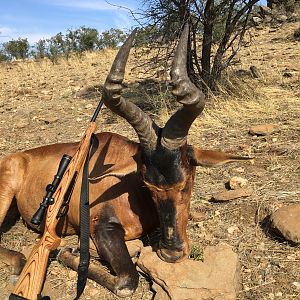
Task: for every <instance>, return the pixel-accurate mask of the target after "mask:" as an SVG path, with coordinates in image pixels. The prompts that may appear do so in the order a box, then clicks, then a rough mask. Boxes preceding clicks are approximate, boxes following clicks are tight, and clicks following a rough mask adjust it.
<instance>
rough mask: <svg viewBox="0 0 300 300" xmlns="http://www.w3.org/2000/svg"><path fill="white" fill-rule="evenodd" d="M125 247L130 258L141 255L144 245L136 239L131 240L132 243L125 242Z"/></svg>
mask: <svg viewBox="0 0 300 300" xmlns="http://www.w3.org/2000/svg"><path fill="white" fill-rule="evenodd" d="M126 246H127V249H128V252H129V255H130V257H136V256H138V255H139V254H140V253H141V251H142V249H143V247H144V244H143V242H142V241H141V240H139V239H136V240H132V241H127V242H126Z"/></svg>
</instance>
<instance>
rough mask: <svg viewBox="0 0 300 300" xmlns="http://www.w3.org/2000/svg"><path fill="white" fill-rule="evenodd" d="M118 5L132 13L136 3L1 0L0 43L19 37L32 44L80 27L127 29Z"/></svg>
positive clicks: (131, 23)
mask: <svg viewBox="0 0 300 300" xmlns="http://www.w3.org/2000/svg"><path fill="white" fill-rule="evenodd" d="M112 4H114V5H115V6H114V5H112ZM117 6H122V7H127V8H129V9H131V10H134V11H135V10H138V8H139V0H107V1H105V0H86V1H85V0H0V43H3V42H6V41H9V40H12V39H17V38H19V37H21V38H27V39H28V41H29V42H30V43H35V42H37V41H38V40H39V39H42V38H50V37H51V36H54V35H55V34H57V33H58V32H62V33H63V34H64V33H66V31H67V29H75V28H78V27H80V26H83V25H84V26H87V27H92V28H96V29H97V30H98V31H99V32H103V31H105V30H108V29H110V28H120V29H123V30H124V29H130V28H131V27H132V26H134V25H135V23H134V20H133V18H132V17H131V15H130V13H129V11H128V10H126V9H121V8H120V7H117Z"/></svg>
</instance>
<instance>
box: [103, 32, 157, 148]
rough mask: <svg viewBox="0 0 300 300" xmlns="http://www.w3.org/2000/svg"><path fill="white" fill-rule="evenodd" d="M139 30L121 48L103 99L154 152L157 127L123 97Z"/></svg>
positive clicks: (146, 146) (143, 144) (141, 141)
mask: <svg viewBox="0 0 300 300" xmlns="http://www.w3.org/2000/svg"><path fill="white" fill-rule="evenodd" d="M136 31H137V29H135V30H134V31H133V32H132V33H131V34H130V35H129V37H128V38H127V40H126V41H125V43H124V44H123V45H122V47H121V48H120V50H119V52H118V54H117V56H116V58H115V60H114V62H113V65H112V67H111V70H110V72H109V74H108V76H107V78H106V81H105V84H104V87H103V94H102V99H103V101H104V103H105V105H106V106H107V107H108V108H109V109H110V110H111V111H113V112H114V113H116V114H117V115H119V116H121V117H123V118H124V119H126V120H127V121H128V123H129V124H131V126H132V127H133V128H134V130H135V131H136V133H137V135H138V138H139V141H140V143H141V146H142V147H143V148H144V149H146V150H154V149H155V147H156V142H157V130H158V127H157V125H156V124H155V123H154V122H153V121H152V120H151V118H150V117H149V116H148V115H147V114H145V113H144V112H143V111H142V110H141V109H140V108H139V107H137V106H136V105H135V104H134V103H131V102H129V101H126V100H125V99H124V98H123V97H122V96H121V92H122V88H123V87H122V82H123V79H124V74H125V67H126V63H127V60H128V56H129V52H130V48H131V46H132V43H133V40H134V37H135V34H136Z"/></svg>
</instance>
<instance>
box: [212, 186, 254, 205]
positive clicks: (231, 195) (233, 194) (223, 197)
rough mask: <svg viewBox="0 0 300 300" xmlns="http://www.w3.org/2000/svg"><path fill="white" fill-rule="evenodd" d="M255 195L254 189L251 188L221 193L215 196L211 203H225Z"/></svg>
mask: <svg viewBox="0 0 300 300" xmlns="http://www.w3.org/2000/svg"><path fill="white" fill-rule="evenodd" d="M252 194H253V189H252V188H251V187H248V188H240V189H236V190H229V191H223V192H219V193H216V194H214V195H213V197H212V199H211V200H210V201H211V202H225V201H229V200H233V199H237V198H242V197H249V196H251V195H252Z"/></svg>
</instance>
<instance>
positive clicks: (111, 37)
mask: <svg viewBox="0 0 300 300" xmlns="http://www.w3.org/2000/svg"><path fill="white" fill-rule="evenodd" d="M125 39H126V34H125V33H124V32H123V31H122V30H121V29H114V28H111V29H109V30H106V31H104V32H102V33H101V35H100V37H99V41H98V48H99V49H105V48H117V47H118V46H119V45H120V44H122V43H123V42H124V41H125Z"/></svg>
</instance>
